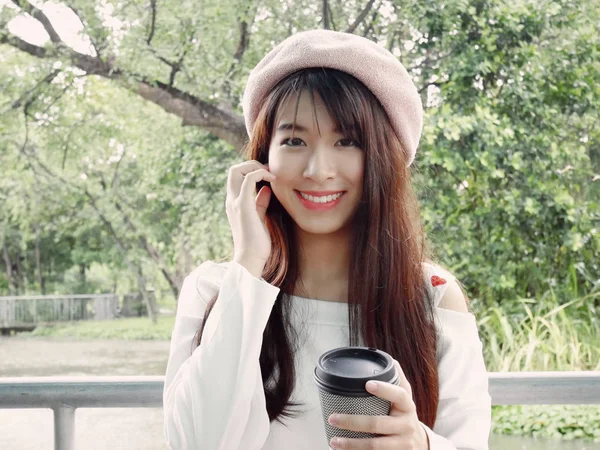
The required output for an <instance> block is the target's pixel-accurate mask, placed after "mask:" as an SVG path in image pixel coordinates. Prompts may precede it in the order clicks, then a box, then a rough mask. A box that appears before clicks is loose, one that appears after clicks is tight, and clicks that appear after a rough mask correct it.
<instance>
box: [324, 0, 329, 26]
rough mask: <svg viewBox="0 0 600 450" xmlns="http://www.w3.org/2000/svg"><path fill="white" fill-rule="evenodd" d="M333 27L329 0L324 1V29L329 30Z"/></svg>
mask: <svg viewBox="0 0 600 450" xmlns="http://www.w3.org/2000/svg"><path fill="white" fill-rule="evenodd" d="M330 28H331V27H330V26H329V5H328V4H327V0H323V29H324V30H329V29H330Z"/></svg>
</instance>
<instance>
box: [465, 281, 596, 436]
mask: <svg viewBox="0 0 600 450" xmlns="http://www.w3.org/2000/svg"><path fill="white" fill-rule="evenodd" d="M599 295H600V293H598V292H596V293H593V294H589V295H586V296H583V297H580V298H576V299H573V300H571V301H568V302H565V303H562V304H561V303H560V301H559V298H558V296H557V295H556V293H554V292H553V291H549V292H547V293H546V294H545V295H544V296H543V298H542V299H539V300H533V299H518V300H517V301H515V302H504V303H503V305H502V307H500V306H493V307H491V308H486V309H485V311H481V312H480V313H478V314H477V317H478V325H479V333H480V336H481V339H482V341H483V345H484V358H485V361H486V367H487V370H488V371H490V372H493V371H498V372H507V371H513V372H527V371H579V370H600V321H599V320H598V312H600V311H597V308H596V307H595V305H594V299H595V298H597V297H598V296H599ZM492 418H493V421H492V423H493V428H492V431H493V432H494V433H498V434H509V435H526V436H535V437H544V438H550V439H556V438H561V439H569V440H570V439H585V440H592V441H594V442H598V441H600V409H599V408H598V406H597V405H522V406H521V405H510V406H494V407H493V409H492Z"/></svg>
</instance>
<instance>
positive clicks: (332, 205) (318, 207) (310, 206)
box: [295, 191, 345, 211]
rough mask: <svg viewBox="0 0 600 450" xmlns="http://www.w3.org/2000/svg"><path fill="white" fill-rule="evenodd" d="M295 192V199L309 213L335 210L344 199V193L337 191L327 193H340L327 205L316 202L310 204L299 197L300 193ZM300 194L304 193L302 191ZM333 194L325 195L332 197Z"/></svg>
mask: <svg viewBox="0 0 600 450" xmlns="http://www.w3.org/2000/svg"><path fill="white" fill-rule="evenodd" d="M295 192H296V197H298V199H299V200H300V203H302V205H303V206H304V207H305V208H306V209H309V210H311V211H329V210H331V209H333V208H335V207H336V206H337V205H338V204H339V203H340V200H341V199H342V198H344V193H345V191H337V192H336V191H329V192H333V194H335V193H339V192H342V195H340V196H339V197H338V198H336V199H335V200H333V201H330V202H327V203H316V202H311V201H310V200H307V199H305V198H304V197H302V195H300V191H295ZM323 192H325V191H323ZM302 193H306V191H302ZM333 194H327V195H333ZM309 195H310V194H309ZM321 195H322V194H321Z"/></svg>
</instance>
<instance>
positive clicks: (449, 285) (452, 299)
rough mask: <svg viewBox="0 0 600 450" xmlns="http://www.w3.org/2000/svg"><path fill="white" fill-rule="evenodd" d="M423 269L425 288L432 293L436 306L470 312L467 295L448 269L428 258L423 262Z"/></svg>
mask: <svg viewBox="0 0 600 450" xmlns="http://www.w3.org/2000/svg"><path fill="white" fill-rule="evenodd" d="M423 269H424V275H425V279H426V285H427V288H428V289H429V290H430V291H431V292H432V293H433V296H434V299H435V305H436V306H437V307H438V308H443V309H448V310H452V311H457V312H465V313H466V312H470V310H469V297H468V296H467V294H466V292H465V290H464V288H463V286H462V284H461V283H460V281H458V280H457V279H456V277H455V276H454V274H453V273H452V272H451V271H450V270H448V269H446V268H445V267H444V266H443V265H442V264H440V263H437V262H434V261H430V260H426V261H424V262H423Z"/></svg>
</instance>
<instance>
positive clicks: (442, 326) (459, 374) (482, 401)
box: [424, 266, 492, 450]
mask: <svg viewBox="0 0 600 450" xmlns="http://www.w3.org/2000/svg"><path fill="white" fill-rule="evenodd" d="M425 273H426V275H427V279H428V283H429V284H428V289H431V292H432V293H433V295H434V304H435V306H436V308H435V312H436V329H437V336H438V344H437V364H438V375H439V388H440V392H439V404H438V411H437V419H436V421H435V424H434V427H433V430H431V429H430V428H429V427H427V426H425V425H424V427H425V430H426V431H427V434H428V436H429V443H430V449H431V450H459V449H461V450H488V449H489V444H488V441H489V435H490V429H491V421H492V418H491V413H492V403H491V396H490V394H489V391H488V375H487V371H486V368H485V364H484V360H483V347H482V343H481V340H480V338H479V333H478V330H477V322H476V320H475V316H474V315H473V314H471V313H464V312H457V311H453V310H449V309H444V308H440V307H438V306H437V305H438V304H439V302H440V300H441V298H442V297H443V295H444V292H445V290H446V288H447V287H448V283H450V282H454V281H455V278H454V277H453V276H452V275H451V274H450V273H449V272H447V271H445V270H443V269H442V268H440V267H438V266H429V267H428V268H426V271H425ZM435 277H437V278H435ZM432 278H433V283H432ZM444 281H446V283H444Z"/></svg>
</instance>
